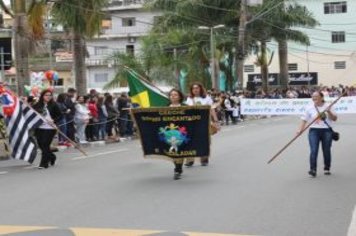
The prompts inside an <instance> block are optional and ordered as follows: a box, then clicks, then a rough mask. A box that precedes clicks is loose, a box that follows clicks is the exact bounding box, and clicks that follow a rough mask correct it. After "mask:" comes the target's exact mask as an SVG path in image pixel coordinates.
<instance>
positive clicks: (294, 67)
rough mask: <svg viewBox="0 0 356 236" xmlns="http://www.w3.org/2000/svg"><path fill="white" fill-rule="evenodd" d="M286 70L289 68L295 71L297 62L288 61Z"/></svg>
mask: <svg viewBox="0 0 356 236" xmlns="http://www.w3.org/2000/svg"><path fill="white" fill-rule="evenodd" d="M288 70H289V71H296V70H298V64H297V63H290V64H288Z"/></svg>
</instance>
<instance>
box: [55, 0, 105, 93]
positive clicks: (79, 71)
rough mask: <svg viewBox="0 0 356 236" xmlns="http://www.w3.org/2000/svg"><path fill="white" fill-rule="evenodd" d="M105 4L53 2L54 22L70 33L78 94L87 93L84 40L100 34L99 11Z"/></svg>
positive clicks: (94, 1) (69, 0)
mask: <svg viewBox="0 0 356 236" xmlns="http://www.w3.org/2000/svg"><path fill="white" fill-rule="evenodd" d="M107 4H108V0H85V1H83V0H61V1H59V2H57V1H56V2H54V4H53V7H52V14H53V17H54V20H56V21H57V22H58V23H60V24H62V25H63V26H64V27H65V28H68V29H71V31H72V35H73V57H74V64H73V66H74V72H75V81H76V88H77V91H78V93H79V94H86V93H87V80H86V73H85V56H86V47H85V39H86V38H91V37H94V36H95V35H96V34H98V33H99V32H100V28H101V22H102V19H103V17H104V15H103V13H102V12H101V10H102V8H103V7H105V6H106V5H107Z"/></svg>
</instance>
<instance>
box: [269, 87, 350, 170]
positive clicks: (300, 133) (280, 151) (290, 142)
mask: <svg viewBox="0 0 356 236" xmlns="http://www.w3.org/2000/svg"><path fill="white" fill-rule="evenodd" d="M344 94H345V93H342V94H341V95H340V97H338V98H337V99H336V100H334V101H333V102H332V103H331V104H330V105H329V106H328V107H327V108H326V109H325V110H324V111H323V112H322V113H324V112H325V111H327V110H329V109H330V108H331V107H332V106H334V105H335V104H336V103H337V102H338V101H339V100H340V99H341V98H342V97H343V96H344ZM318 119H319V115H318V116H317V117H316V118H315V119H314V120H312V122H310V123H309V124H308V125H307V126H306V127H304V129H303V130H302V131H300V132H299V133H298V134H297V135H296V136H295V137H294V138H293V139H292V140H291V141H289V142H288V143H287V144H286V145H285V146H284V147H283V148H282V149H281V150H279V151H278V152H277V153H276V154H275V155H274V156H273V157H272V158H271V159H270V160H269V161H268V162H267V164H270V163H271V162H272V161H274V160H275V159H276V158H277V157H278V156H279V155H280V154H281V153H282V152H283V151H284V150H286V149H287V148H288V147H289V146H290V145H291V144H292V143H293V142H294V141H295V140H297V139H298V138H299V137H300V136H301V135H302V134H303V133H304V132H305V131H306V130H307V129H308V128H309V127H310V126H311V125H312V124H314V122H315V121H317V120H318Z"/></svg>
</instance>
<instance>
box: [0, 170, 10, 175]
mask: <svg viewBox="0 0 356 236" xmlns="http://www.w3.org/2000/svg"><path fill="white" fill-rule="evenodd" d="M7 173H9V172H7V171H0V175H5V174H7Z"/></svg>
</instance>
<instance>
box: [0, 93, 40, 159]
mask: <svg viewBox="0 0 356 236" xmlns="http://www.w3.org/2000/svg"><path fill="white" fill-rule="evenodd" d="M0 99H1V104H2V108H3V114H4V117H5V122H6V129H7V132H8V135H9V144H10V149H11V156H12V157H13V158H15V159H17V160H24V161H28V162H30V163H32V162H33V161H34V160H35V158H36V155H37V148H36V145H35V143H34V140H33V137H31V136H30V134H29V131H30V130H32V129H35V128H38V127H39V126H40V125H41V124H42V123H43V120H42V118H41V116H39V115H38V114H37V113H36V112H35V111H34V110H33V109H31V108H30V107H28V106H26V105H24V104H23V103H22V101H20V99H18V98H17V97H16V96H14V95H13V94H12V93H11V92H10V91H8V90H5V89H4V88H3V87H2V88H1V87H0Z"/></svg>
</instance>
